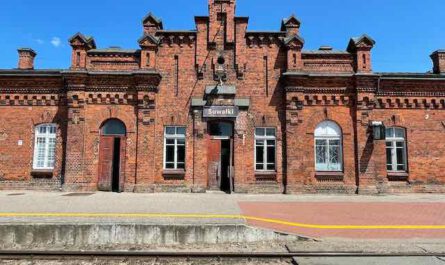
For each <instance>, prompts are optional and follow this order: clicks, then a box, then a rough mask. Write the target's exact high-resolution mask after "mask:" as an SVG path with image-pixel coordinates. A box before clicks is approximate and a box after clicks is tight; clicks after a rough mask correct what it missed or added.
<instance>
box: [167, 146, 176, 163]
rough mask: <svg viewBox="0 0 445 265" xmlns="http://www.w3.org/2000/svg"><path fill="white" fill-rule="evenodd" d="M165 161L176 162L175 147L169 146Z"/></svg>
mask: <svg viewBox="0 0 445 265" xmlns="http://www.w3.org/2000/svg"><path fill="white" fill-rule="evenodd" d="M165 154H166V156H165V161H166V162H174V161H175V147H174V146H173V145H169V146H167V147H166V150H165Z"/></svg>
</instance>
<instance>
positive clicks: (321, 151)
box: [315, 145, 326, 164]
mask: <svg viewBox="0 0 445 265" xmlns="http://www.w3.org/2000/svg"><path fill="white" fill-rule="evenodd" d="M315 152H316V161H317V164H323V163H326V146H324V145H319V146H317V148H316V149H315Z"/></svg>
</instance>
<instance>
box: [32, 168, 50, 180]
mask: <svg viewBox="0 0 445 265" xmlns="http://www.w3.org/2000/svg"><path fill="white" fill-rule="evenodd" d="M53 171H54V170H53V169H33V170H32V171H31V176H33V177H35V178H52V177H53V174H54V173H53Z"/></svg>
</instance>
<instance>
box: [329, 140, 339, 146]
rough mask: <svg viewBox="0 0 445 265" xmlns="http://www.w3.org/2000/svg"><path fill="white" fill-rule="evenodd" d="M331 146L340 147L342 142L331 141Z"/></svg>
mask: <svg viewBox="0 0 445 265" xmlns="http://www.w3.org/2000/svg"><path fill="white" fill-rule="evenodd" d="M329 145H335V146H339V145H340V140H331V141H329Z"/></svg>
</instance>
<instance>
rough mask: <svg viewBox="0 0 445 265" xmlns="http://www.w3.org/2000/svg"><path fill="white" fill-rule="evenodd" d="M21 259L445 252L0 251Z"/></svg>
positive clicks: (420, 254)
mask: <svg viewBox="0 0 445 265" xmlns="http://www.w3.org/2000/svg"><path fill="white" fill-rule="evenodd" d="M23 257H34V258H38V257H45V258H48V257H73V258H80V257H116V258H119V257H128V258H131V257H134V258H150V257H151V258H153V257H167V258H293V257H445V252H440V253H432V252H424V253H423V252H399V253H373V252H369V253H367V252H306V251H301V252H208V251H206V252H183V251H178V252H173V251H168V252H167V251H46V250H0V259H5V258H23Z"/></svg>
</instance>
